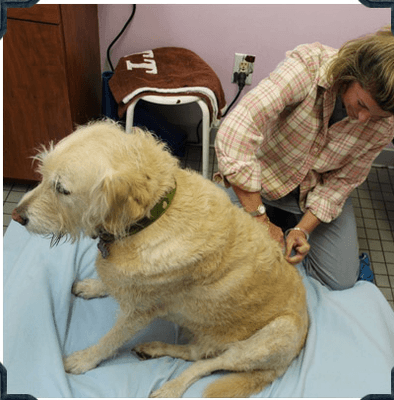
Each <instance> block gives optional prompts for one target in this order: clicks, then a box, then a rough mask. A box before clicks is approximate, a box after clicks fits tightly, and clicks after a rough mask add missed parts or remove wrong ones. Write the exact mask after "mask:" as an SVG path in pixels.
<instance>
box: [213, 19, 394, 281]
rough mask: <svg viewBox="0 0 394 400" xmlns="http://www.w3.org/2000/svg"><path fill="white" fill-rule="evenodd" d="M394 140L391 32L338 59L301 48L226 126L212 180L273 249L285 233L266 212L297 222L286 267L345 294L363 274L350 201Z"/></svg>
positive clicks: (351, 46)
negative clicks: (259, 226) (300, 267)
mask: <svg viewBox="0 0 394 400" xmlns="http://www.w3.org/2000/svg"><path fill="white" fill-rule="evenodd" d="M393 136H394V37H393V35H392V33H391V30H390V27H387V28H386V29H384V30H382V31H379V32H378V33H376V34H375V35H369V36H366V37H363V38H360V39H356V40H353V41H350V42H347V43H346V44H345V45H344V46H342V48H341V49H340V50H339V51H337V50H335V49H333V48H331V47H328V46H324V45H322V44H319V43H314V44H308V45H301V46H298V47H297V48H296V49H295V50H293V51H291V52H288V53H287V54H286V59H285V60H284V61H283V62H282V63H281V64H280V65H279V66H278V67H277V68H276V70H275V71H274V72H273V73H271V74H270V76H269V77H268V78H266V79H264V80H263V81H261V82H260V84H259V85H258V86H257V87H256V88H254V89H253V90H251V91H250V92H249V93H247V94H246V95H245V96H244V97H243V99H242V100H241V101H240V102H239V104H238V106H237V107H236V108H235V109H234V110H233V111H232V112H231V113H230V114H229V116H228V117H227V118H226V119H225V120H224V121H223V123H222V125H221V127H220V129H219V131H218V134H217V138H216V153H217V157H218V164H219V171H220V174H219V176H217V178H220V177H221V178H222V180H224V182H225V183H226V186H231V188H232V189H230V190H231V193H229V194H230V195H231V196H233V194H234V193H235V194H236V198H237V200H239V202H240V203H241V205H242V206H243V207H244V209H245V211H247V212H250V213H252V215H253V216H255V217H256V219H257V220H258V221H259V222H261V223H263V224H265V225H266V226H267V229H269V232H270V234H271V235H272V237H274V238H275V239H276V240H278V241H279V242H282V243H283V241H284V238H283V233H282V230H281V229H280V228H279V227H277V226H275V225H274V224H272V223H271V222H270V221H269V219H268V217H267V215H266V213H265V210H264V207H262V204H263V203H265V204H269V205H271V206H274V207H277V208H281V209H283V210H287V211H290V212H292V213H293V214H295V215H296V216H297V221H298V223H297V225H296V226H295V227H294V228H292V229H291V230H289V231H288V234H287V235H286V238H285V240H286V250H285V251H286V256H287V258H288V260H289V262H291V263H293V264H296V263H299V262H301V261H302V260H304V265H305V267H306V269H307V273H308V274H309V275H311V276H313V277H314V278H316V279H318V280H319V281H320V282H321V283H323V284H324V285H326V286H328V287H330V288H332V289H345V288H348V287H351V286H353V285H354V283H355V282H356V281H357V278H358V275H359V269H360V266H359V258H358V241H357V230H356V223H355V217H354V213H353V209H352V204H351V199H350V198H349V195H350V193H351V192H352V191H353V190H354V188H356V187H357V186H359V185H360V184H361V183H362V182H363V181H364V180H365V179H366V177H367V176H368V173H369V171H370V168H371V165H372V162H373V160H374V159H375V158H376V156H377V155H378V154H379V153H380V151H381V150H382V149H383V148H384V147H385V146H386V145H387V144H388V143H390V141H391V140H392V139H393ZM308 239H309V241H308Z"/></svg>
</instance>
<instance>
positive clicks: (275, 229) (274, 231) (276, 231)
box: [256, 215, 285, 248]
mask: <svg viewBox="0 0 394 400" xmlns="http://www.w3.org/2000/svg"><path fill="white" fill-rule="evenodd" d="M256 219H257V221H259V222H260V223H261V224H263V225H266V226H267V228H268V233H269V234H270V236H271V237H272V239H274V240H276V241H277V242H278V243H279V244H280V245H281V247H282V248H284V247H285V239H284V235H283V231H282V229H281V228H279V226H276V225H274V224H273V223H272V222H271V221H270V220H269V219H268V217H267V216H266V215H262V216H260V217H256Z"/></svg>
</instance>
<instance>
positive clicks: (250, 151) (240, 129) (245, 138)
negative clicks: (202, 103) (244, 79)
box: [215, 45, 318, 192]
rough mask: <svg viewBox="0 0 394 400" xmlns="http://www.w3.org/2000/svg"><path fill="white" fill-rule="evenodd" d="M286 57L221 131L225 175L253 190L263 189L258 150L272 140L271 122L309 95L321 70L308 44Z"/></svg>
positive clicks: (219, 151)
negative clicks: (312, 57) (308, 49)
mask: <svg viewBox="0 0 394 400" xmlns="http://www.w3.org/2000/svg"><path fill="white" fill-rule="evenodd" d="M286 56H287V57H286V59H285V60H284V61H283V62H282V63H281V64H279V66H278V67H277V68H276V69H275V71H274V72H272V73H271V74H270V76H269V77H268V78H266V79H264V80H262V81H261V82H260V83H259V85H258V86H256V87H255V88H254V89H253V90H251V91H250V92H249V93H248V94H246V95H245V96H244V97H243V98H242V100H241V101H240V102H239V104H238V105H237V106H236V107H235V108H234V110H233V111H232V112H231V113H230V114H229V115H228V117H227V118H226V119H225V120H224V121H223V123H222V125H221V127H220V129H219V131H218V133H217V137H216V142H215V146H216V153H217V158H218V166H219V172H220V174H221V176H222V177H225V178H226V179H227V180H228V182H230V183H231V184H233V185H235V186H238V187H240V188H242V189H244V190H246V191H249V192H257V191H260V190H261V176H262V175H261V165H260V163H259V161H258V159H257V157H256V153H257V151H258V150H259V148H261V147H262V145H263V143H264V141H266V140H269V139H270V138H269V136H270V129H269V128H270V125H271V124H274V123H275V122H276V120H277V119H278V117H279V115H280V113H282V111H284V109H285V108H286V107H291V106H294V105H295V104H297V103H300V102H301V101H302V100H304V99H305V98H306V96H307V95H308V93H309V91H310V90H311V87H312V85H313V81H314V80H315V76H316V74H317V73H318V63H316V62H311V56H310V54H309V52H308V51H307V46H305V45H303V46H299V47H298V48H297V49H295V50H294V51H292V52H288V53H287V54H286ZM259 156H260V157H261V155H259Z"/></svg>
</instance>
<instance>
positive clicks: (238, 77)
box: [222, 72, 246, 118]
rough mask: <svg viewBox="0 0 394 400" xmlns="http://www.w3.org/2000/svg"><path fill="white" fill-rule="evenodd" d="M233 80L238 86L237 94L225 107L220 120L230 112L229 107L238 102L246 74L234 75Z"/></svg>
mask: <svg viewBox="0 0 394 400" xmlns="http://www.w3.org/2000/svg"><path fill="white" fill-rule="evenodd" d="M234 78H235V80H236V82H237V84H238V93H237V95H236V96H235V97H234V100H233V101H232V102H231V104H230V105H229V106H228V107H227V110H226V112H225V113H224V114H223V115H222V118H224V117H225V116H226V115H227V113H228V112H229V111H230V109H231V107H232V106H233V105H234V103H235V102H236V101H237V100H238V97H239V95H240V94H241V92H242V90H243V88H244V87H245V81H246V74H245V73H244V72H241V73H237V72H235V73H234Z"/></svg>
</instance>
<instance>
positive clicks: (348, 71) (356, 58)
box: [327, 25, 394, 114]
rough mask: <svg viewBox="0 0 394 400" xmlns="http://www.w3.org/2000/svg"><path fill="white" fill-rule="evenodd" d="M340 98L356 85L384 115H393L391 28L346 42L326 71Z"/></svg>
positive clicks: (393, 66) (393, 42)
mask: <svg viewBox="0 0 394 400" xmlns="http://www.w3.org/2000/svg"><path fill="white" fill-rule="evenodd" d="M327 77H328V80H329V82H330V83H331V84H332V85H333V86H334V88H335V89H336V90H338V92H339V93H340V94H342V93H343V92H344V91H345V90H346V89H347V87H348V86H349V84H351V83H352V82H358V83H359V84H360V85H361V86H362V87H363V89H364V90H366V91H367V92H368V93H369V94H370V95H371V96H372V98H373V99H374V100H375V101H376V103H377V104H378V105H379V107H380V108H381V109H382V110H383V111H387V112H390V113H392V114H394V36H393V33H392V32H391V26H390V25H388V26H385V27H383V28H382V29H381V30H379V31H378V32H376V33H375V34H373V35H367V36H364V37H361V38H359V39H354V40H350V41H348V42H346V43H345V44H344V45H343V46H342V47H341V48H340V49H339V51H338V54H337V56H336V57H335V59H334V60H333V62H332V63H331V64H330V66H329V69H328V71H327Z"/></svg>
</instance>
